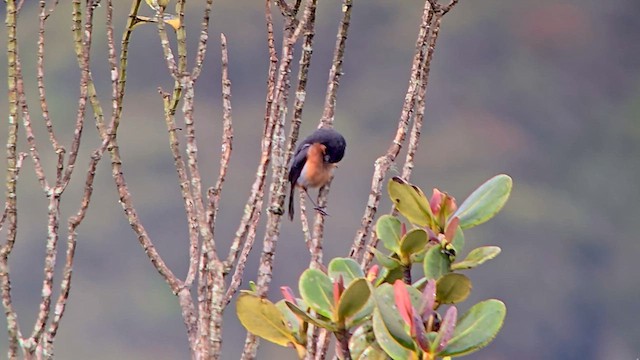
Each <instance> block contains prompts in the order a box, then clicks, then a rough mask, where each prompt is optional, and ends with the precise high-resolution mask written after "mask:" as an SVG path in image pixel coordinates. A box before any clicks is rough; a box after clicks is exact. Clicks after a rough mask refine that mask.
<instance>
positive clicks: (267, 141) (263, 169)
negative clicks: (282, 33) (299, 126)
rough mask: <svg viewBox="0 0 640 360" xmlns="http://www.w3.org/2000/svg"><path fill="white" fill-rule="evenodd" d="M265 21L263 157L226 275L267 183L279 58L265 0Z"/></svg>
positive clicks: (232, 248)
mask: <svg viewBox="0 0 640 360" xmlns="http://www.w3.org/2000/svg"><path fill="white" fill-rule="evenodd" d="M265 19H266V25H267V47H268V49H269V71H268V74H267V95H266V105H265V114H264V129H263V133H262V154H261V157H260V163H259V164H258V169H257V170H256V178H255V180H254V182H253V185H252V187H251V195H250V196H249V200H248V201H247V204H246V205H245V208H244V209H245V211H244V213H243V215H242V220H241V221H240V225H239V226H238V230H236V234H235V237H234V239H233V242H232V243H231V246H230V247H229V255H227V259H226V261H225V266H224V273H225V274H228V273H229V272H230V271H231V268H232V266H233V264H234V263H235V261H236V259H237V257H238V253H239V251H240V246H241V243H242V241H243V240H244V238H245V236H246V234H247V233H248V232H249V227H250V225H249V224H250V221H251V219H252V218H253V214H254V212H256V211H261V209H262V202H263V198H264V187H265V183H266V176H267V167H268V166H269V163H270V161H271V144H272V140H273V139H272V138H273V136H272V134H273V122H272V121H271V109H272V107H273V100H274V96H275V88H276V70H277V64H278V56H277V55H276V47H275V40H274V37H273V17H272V15H271V3H270V1H269V0H265Z"/></svg>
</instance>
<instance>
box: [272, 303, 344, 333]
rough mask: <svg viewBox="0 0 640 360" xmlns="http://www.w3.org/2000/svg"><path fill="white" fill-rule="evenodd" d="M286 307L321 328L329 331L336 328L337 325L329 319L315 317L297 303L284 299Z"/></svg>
mask: <svg viewBox="0 0 640 360" xmlns="http://www.w3.org/2000/svg"><path fill="white" fill-rule="evenodd" d="M284 303H285V304H286V305H287V307H288V308H289V309H290V310H291V311H292V312H293V313H294V314H296V316H299V317H300V318H301V319H302V320H304V321H306V322H308V323H311V324H313V325H315V326H318V327H321V328H323V329H327V330H329V331H337V330H338V326H336V325H335V324H333V323H332V322H330V321H326V320H322V319H318V318H316V317H313V316H311V315H310V314H309V313H307V312H306V311H304V310H302V309H301V308H300V307H299V306H298V305H296V304H294V303H292V302H289V301H286V300H285V302H284Z"/></svg>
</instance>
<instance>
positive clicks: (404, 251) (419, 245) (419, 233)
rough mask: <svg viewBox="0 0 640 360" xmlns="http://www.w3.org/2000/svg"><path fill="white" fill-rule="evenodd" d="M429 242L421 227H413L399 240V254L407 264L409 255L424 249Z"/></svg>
mask: <svg viewBox="0 0 640 360" xmlns="http://www.w3.org/2000/svg"><path fill="white" fill-rule="evenodd" d="M428 242H429V236H427V232H426V231H424V230H423V229H413V230H411V231H409V232H407V233H406V234H405V236H404V237H403V238H402V240H400V256H401V257H402V258H403V259H404V261H405V264H407V265H408V263H409V261H410V258H411V255H413V254H416V253H419V252H420V251H422V250H424V247H425V246H427V243H428Z"/></svg>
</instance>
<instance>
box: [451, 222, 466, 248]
mask: <svg viewBox="0 0 640 360" xmlns="http://www.w3.org/2000/svg"><path fill="white" fill-rule="evenodd" d="M451 245H453V248H454V249H456V252H457V253H458V254H459V253H460V252H461V251H462V249H464V233H463V232H462V228H461V227H460V226H458V227H457V228H456V234H455V235H454V236H453V240H452V241H451Z"/></svg>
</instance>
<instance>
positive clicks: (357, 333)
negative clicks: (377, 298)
mask: <svg viewBox="0 0 640 360" xmlns="http://www.w3.org/2000/svg"><path fill="white" fill-rule="evenodd" d="M375 341H376V338H375V335H373V326H372V325H371V323H366V324H362V325H361V326H358V327H357V328H356V329H355V330H354V331H353V334H351V337H350V338H349V353H351V357H352V358H354V359H359V358H360V356H361V355H362V354H363V353H364V352H365V351H366V349H367V348H368V347H369V346H371V345H372V344H373V343H374V342H375Z"/></svg>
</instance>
